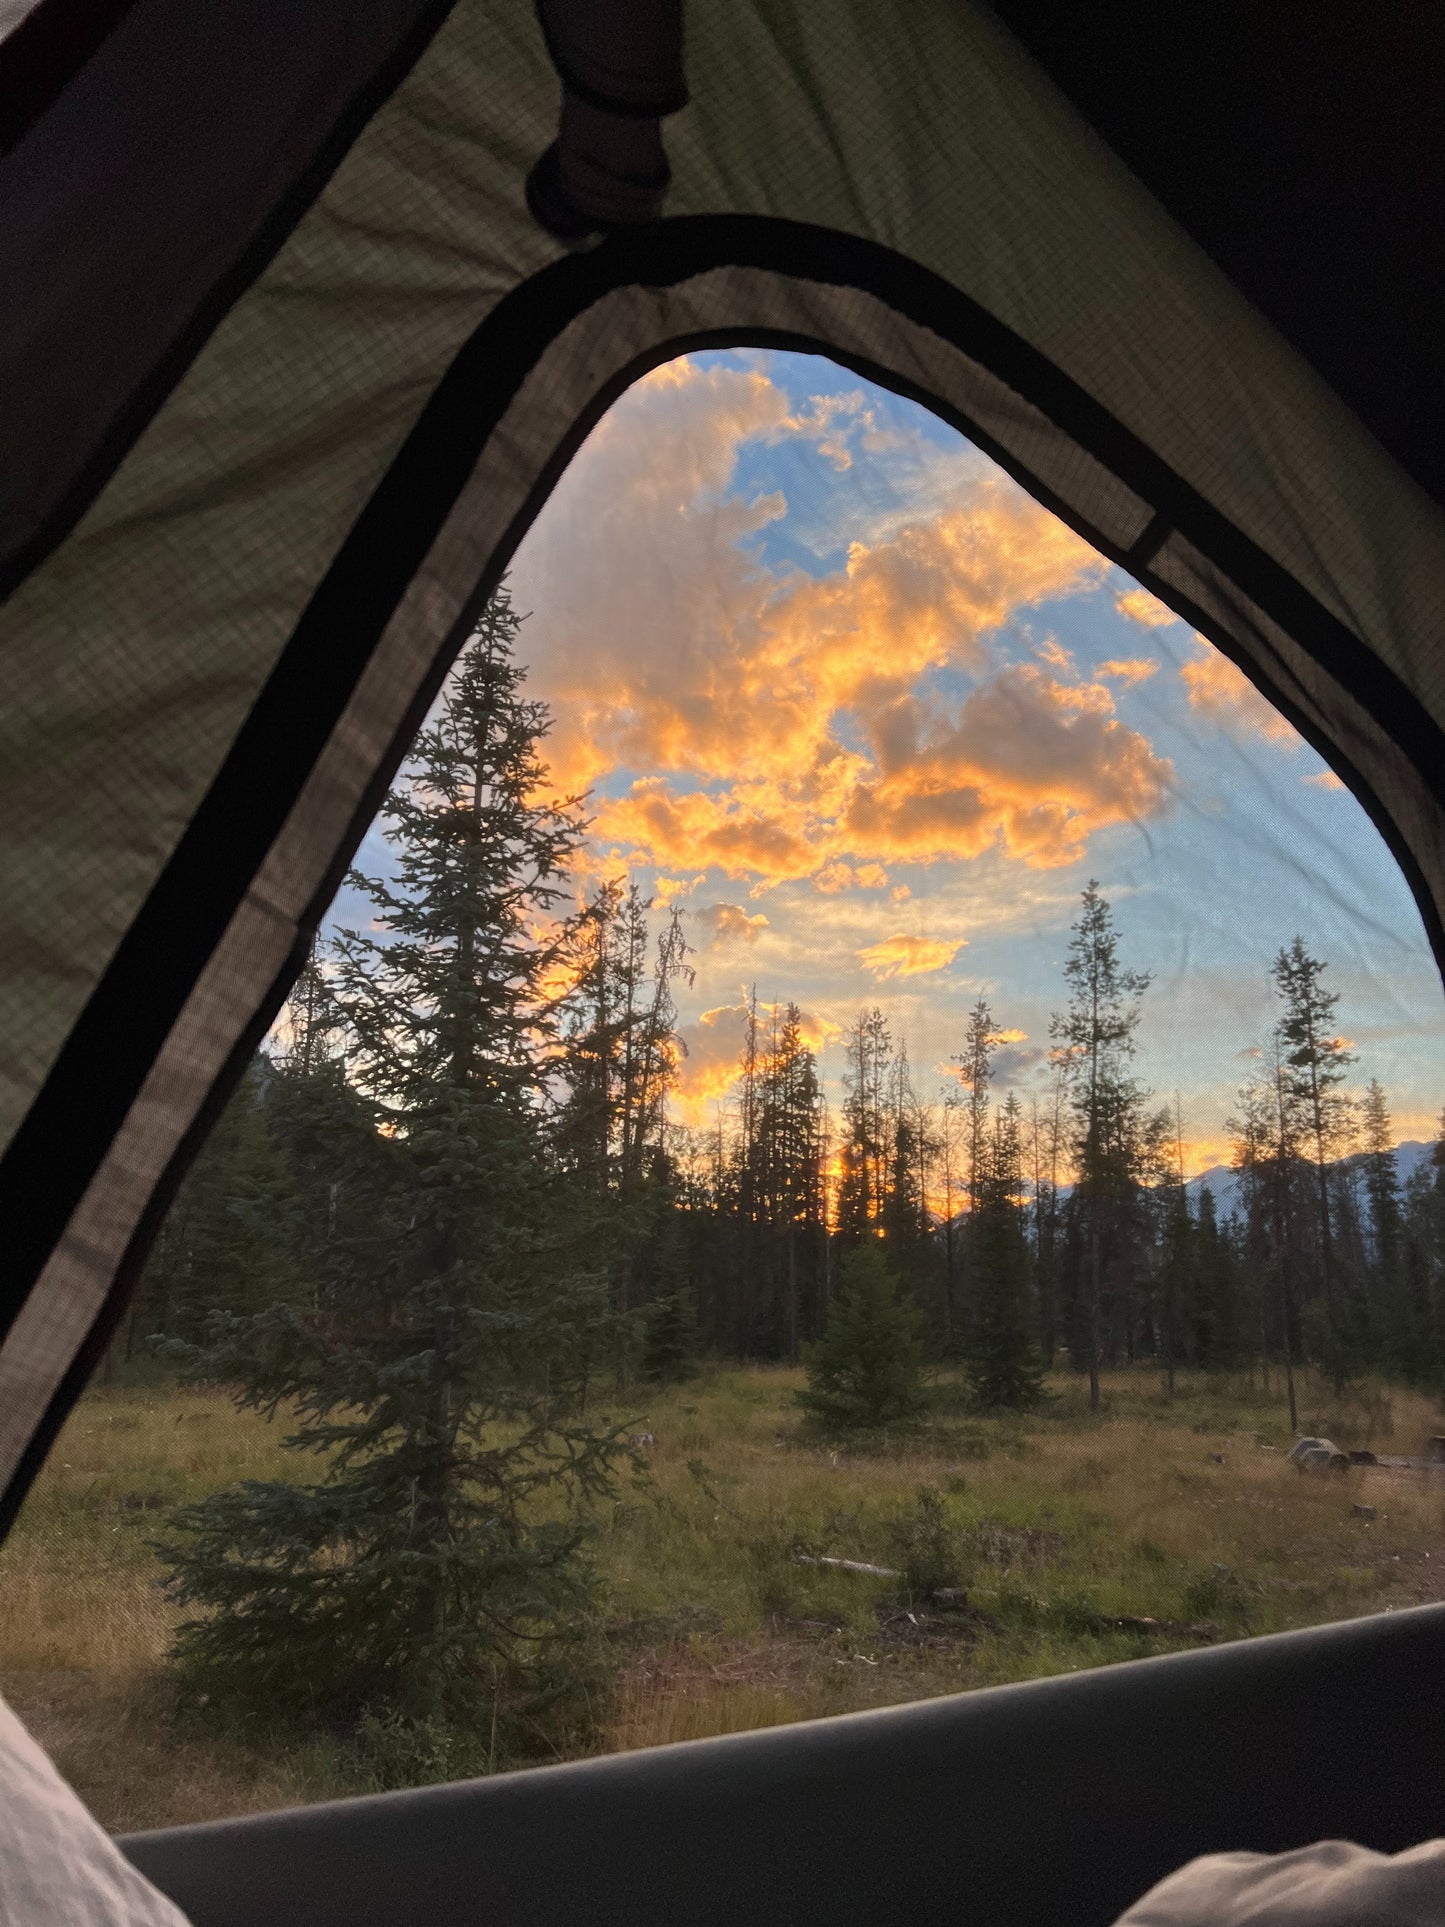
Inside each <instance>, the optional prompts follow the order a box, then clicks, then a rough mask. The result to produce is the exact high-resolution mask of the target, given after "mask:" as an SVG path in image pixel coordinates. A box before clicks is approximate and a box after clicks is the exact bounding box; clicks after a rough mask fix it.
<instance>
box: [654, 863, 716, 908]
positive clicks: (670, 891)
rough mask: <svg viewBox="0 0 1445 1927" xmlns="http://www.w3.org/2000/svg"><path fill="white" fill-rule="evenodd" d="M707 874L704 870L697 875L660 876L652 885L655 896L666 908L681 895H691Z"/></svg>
mask: <svg viewBox="0 0 1445 1927" xmlns="http://www.w3.org/2000/svg"><path fill="white" fill-rule="evenodd" d="M706 875H707V872H706V871H705V870H704V871H702V872H701V873H700V874H699V875H697V876H695V877H658V879H657V881H656V882H655V883H654V884H653V886H652V894H653V897H654V898H655V899H656V901H657V902H658V903H660V904H661V905H662V907H663V909H664V910H665V909H667V908H668V907H669V905H671V904H672V903H675V902H676V900H677V899H678V898H679V897H688V896H691V895H692V893H693V891H694V890H695V889H696V888H697V886H698V885H699V884H700V883H701V882H702V881H703V878H704V877H705V876H706Z"/></svg>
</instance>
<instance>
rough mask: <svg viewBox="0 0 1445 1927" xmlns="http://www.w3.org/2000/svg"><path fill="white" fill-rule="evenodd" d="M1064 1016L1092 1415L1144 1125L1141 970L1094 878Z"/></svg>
mask: <svg viewBox="0 0 1445 1927" xmlns="http://www.w3.org/2000/svg"><path fill="white" fill-rule="evenodd" d="M1064 981H1065V983H1066V984H1067V985H1068V987H1069V993H1070V994H1069V1005H1068V1008H1067V1010H1065V1011H1062V1012H1059V1013H1056V1014H1055V1016H1054V1017H1053V1018H1052V1019H1051V1021H1050V1025H1049V1032H1050V1035H1051V1036H1052V1037H1053V1039H1054V1061H1055V1063H1056V1064H1057V1065H1058V1066H1059V1068H1060V1069H1061V1070H1062V1071H1063V1072H1064V1074H1065V1076H1066V1077H1067V1079H1068V1083H1069V1095H1070V1100H1071V1104H1072V1108H1073V1114H1074V1146H1073V1150H1074V1164H1075V1168H1076V1171H1077V1178H1078V1181H1077V1184H1076V1186H1075V1190H1074V1197H1073V1200H1072V1204H1073V1206H1074V1215H1075V1218H1076V1222H1077V1225H1078V1230H1079V1239H1078V1244H1079V1257H1080V1259H1081V1261H1082V1268H1083V1272H1084V1304H1083V1307H1082V1310H1083V1317H1082V1319H1080V1320H1079V1321H1078V1323H1079V1325H1080V1326H1081V1327H1082V1329H1081V1330H1080V1332H1079V1339H1080V1340H1081V1341H1082V1344H1083V1347H1084V1349H1085V1351H1086V1353H1087V1362H1088V1370H1089V1409H1090V1410H1091V1411H1097V1410H1098V1409H1099V1363H1100V1356H1101V1352H1102V1349H1103V1313H1104V1286H1105V1274H1106V1270H1107V1268H1108V1267H1109V1263H1110V1260H1111V1258H1112V1259H1113V1260H1114V1261H1115V1264H1116V1265H1118V1266H1120V1267H1122V1266H1123V1265H1124V1264H1126V1263H1127V1259H1128V1256H1129V1251H1128V1246H1129V1242H1130V1241H1129V1236H1128V1234H1129V1231H1130V1230H1132V1226H1130V1225H1129V1224H1128V1223H1127V1217H1128V1207H1129V1206H1130V1205H1131V1204H1132V1203H1133V1202H1134V1199H1135V1195H1136V1191H1137V1126H1138V1116H1139V1108H1140V1104H1141V1102H1142V1093H1141V1092H1140V1091H1139V1089H1138V1087H1137V1085H1136V1084H1135V1083H1134V1080H1133V1079H1132V1078H1130V1077H1129V1076H1128V1075H1127V1074H1126V1071H1125V1066H1126V1064H1127V1062H1128V1059H1129V1058H1130V1057H1131V1056H1132V1055H1133V1051H1134V1033H1135V1030H1136V1029H1137V1028H1138V1023H1139V1002H1138V1000H1139V998H1140V997H1142V996H1143V994H1144V992H1145V991H1146V990H1147V989H1148V987H1149V983H1150V978H1149V976H1148V974H1147V973H1146V972H1144V971H1139V970H1126V969H1125V968H1124V966H1123V965H1122V964H1121V963H1120V961H1119V935H1118V932H1117V931H1116V930H1115V928H1114V917H1113V912H1112V911H1111V909H1110V908H1109V905H1108V903H1107V902H1106V900H1105V899H1104V897H1103V896H1102V895H1101V894H1100V892H1099V886H1098V883H1097V882H1096V881H1095V880H1094V879H1092V878H1091V879H1090V881H1089V883H1088V885H1087V886H1086V888H1085V890H1084V893H1083V909H1082V911H1081V913H1080V916H1079V920H1078V922H1077V923H1076V924H1075V925H1074V929H1073V941H1072V942H1071V943H1070V945H1069V954H1068V958H1067V960H1066V962H1065V964H1064Z"/></svg>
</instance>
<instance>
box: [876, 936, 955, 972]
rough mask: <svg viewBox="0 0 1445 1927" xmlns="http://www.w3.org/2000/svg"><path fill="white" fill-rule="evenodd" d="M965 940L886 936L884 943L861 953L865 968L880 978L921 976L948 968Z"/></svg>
mask: <svg viewBox="0 0 1445 1927" xmlns="http://www.w3.org/2000/svg"><path fill="white" fill-rule="evenodd" d="M965 941H966V939H964V938H958V939H956V940H955V941H954V942H953V943H947V942H943V941H941V940H939V939H937V938H934V937H885V938H884V939H883V941H882V942H881V943H870V944H869V945H868V947H867V948H866V949H864V950H860V951H859V952H858V953H857V954H858V957H859V959H860V960H861V962H862V964H863V966H864V968H865V969H866V970H871V971H872V972H873V974H874V975H875V976H877V977H883V978H888V977H917V976H921V975H923V974H924V973H926V972H928V971H931V970H945V969H947V967H948V965H949V964H951V963H952V962H953V960H954V958H955V957H956V956H957V955H958V953H959V951H960V950H962V949H963V946H964V942H965Z"/></svg>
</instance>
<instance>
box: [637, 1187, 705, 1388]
mask: <svg viewBox="0 0 1445 1927" xmlns="http://www.w3.org/2000/svg"><path fill="white" fill-rule="evenodd" d="M646 1318H647V1324H646V1334H645V1338H644V1343H643V1350H642V1376H643V1377H644V1378H645V1379H646V1380H647V1381H648V1382H649V1384H653V1385H679V1384H682V1383H683V1382H684V1381H685V1380H687V1379H689V1378H693V1377H695V1376H696V1374H697V1369H698V1354H699V1352H700V1350H701V1340H700V1337H699V1333H698V1327H697V1295H696V1293H695V1292H694V1290H693V1288H692V1281H691V1278H690V1277H689V1275H688V1261H687V1240H686V1227H685V1224H684V1221H683V1214H682V1213H681V1212H679V1211H678V1210H676V1209H675V1208H671V1207H670V1208H669V1209H668V1211H667V1214H666V1217H665V1219H664V1222H663V1225H662V1228H661V1231H660V1233H659V1235H658V1239H657V1268H656V1275H655V1277H654V1279H653V1295H652V1298H651V1300H650V1302H649V1304H648V1307H647V1314H646Z"/></svg>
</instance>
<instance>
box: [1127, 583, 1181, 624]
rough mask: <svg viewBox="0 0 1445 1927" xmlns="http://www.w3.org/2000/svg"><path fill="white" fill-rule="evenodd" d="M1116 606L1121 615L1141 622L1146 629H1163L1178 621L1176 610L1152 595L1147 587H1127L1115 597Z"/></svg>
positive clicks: (1132, 620)
mask: <svg viewBox="0 0 1445 1927" xmlns="http://www.w3.org/2000/svg"><path fill="white" fill-rule="evenodd" d="M1114 607H1115V608H1116V609H1117V610H1118V611H1119V614H1120V615H1121V616H1127V617H1128V618H1129V620H1130V621H1131V622H1141V623H1143V625H1144V627H1145V628H1146V629H1163V628H1166V627H1167V626H1168V624H1169V623H1171V622H1178V620H1179V618H1178V616H1176V615H1175V613H1174V611H1173V610H1172V609H1170V608H1167V607H1166V606H1165V604H1164V603H1162V602H1161V601H1160V600H1159V598H1158V597H1157V596H1152V595H1150V593H1149V591H1148V590H1147V589H1125V590H1124V591H1123V592H1122V593H1121V594H1119V595H1116V596H1115V597H1114Z"/></svg>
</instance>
